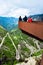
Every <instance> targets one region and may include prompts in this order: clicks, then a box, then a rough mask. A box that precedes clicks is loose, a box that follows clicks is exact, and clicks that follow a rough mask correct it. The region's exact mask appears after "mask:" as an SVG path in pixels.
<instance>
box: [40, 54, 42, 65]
mask: <svg viewBox="0 0 43 65" xmlns="http://www.w3.org/2000/svg"><path fill="white" fill-rule="evenodd" d="M40 65H43V55H42V59H41V62H40Z"/></svg>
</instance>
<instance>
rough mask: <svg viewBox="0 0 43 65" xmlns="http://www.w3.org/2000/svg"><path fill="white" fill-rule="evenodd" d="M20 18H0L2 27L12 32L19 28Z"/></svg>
mask: <svg viewBox="0 0 43 65" xmlns="http://www.w3.org/2000/svg"><path fill="white" fill-rule="evenodd" d="M17 24H18V18H15V17H0V25H1V26H3V27H4V28H5V29H6V30H8V31H10V30H12V29H15V28H17Z"/></svg>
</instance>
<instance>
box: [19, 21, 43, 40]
mask: <svg viewBox="0 0 43 65" xmlns="http://www.w3.org/2000/svg"><path fill="white" fill-rule="evenodd" d="M18 27H19V28H20V29H21V30H23V31H25V32H27V33H30V34H32V35H33V36H35V37H37V38H39V39H41V40H43V22H37V21H36V22H32V23H29V22H23V21H19V22H18Z"/></svg>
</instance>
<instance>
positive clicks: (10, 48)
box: [0, 27, 43, 65]
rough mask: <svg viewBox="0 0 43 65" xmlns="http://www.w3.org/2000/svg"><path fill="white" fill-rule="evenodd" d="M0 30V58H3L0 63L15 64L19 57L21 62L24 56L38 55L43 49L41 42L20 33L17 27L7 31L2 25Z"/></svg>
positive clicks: (5, 64)
mask: <svg viewBox="0 0 43 65" xmlns="http://www.w3.org/2000/svg"><path fill="white" fill-rule="evenodd" d="M0 32H2V35H1V34H0V36H2V37H3V39H2V40H1V41H2V42H1V43H0V60H1V59H2V60H3V59H4V60H3V61H2V60H1V61H2V65H13V64H14V65H15V64H16V63H18V62H19V61H17V60H19V59H20V62H21V61H24V60H25V58H28V57H30V56H38V55H41V54H42V52H43V49H41V48H40V44H43V42H41V41H39V40H36V39H34V38H32V37H30V36H28V35H26V34H24V33H22V32H21V31H20V30H19V29H18V28H16V29H15V30H12V31H11V32H7V31H6V30H4V28H3V27H0ZM3 33H4V35H3ZM36 51H37V52H36ZM5 59H6V60H5Z"/></svg>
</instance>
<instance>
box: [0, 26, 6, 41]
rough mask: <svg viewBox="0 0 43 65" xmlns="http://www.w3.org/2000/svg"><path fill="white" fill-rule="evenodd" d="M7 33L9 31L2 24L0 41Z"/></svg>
mask: <svg viewBox="0 0 43 65" xmlns="http://www.w3.org/2000/svg"><path fill="white" fill-rule="evenodd" d="M6 33H7V31H6V29H4V28H3V27H2V26H0V42H1V40H2V38H3V37H4V36H5V34H6Z"/></svg>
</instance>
